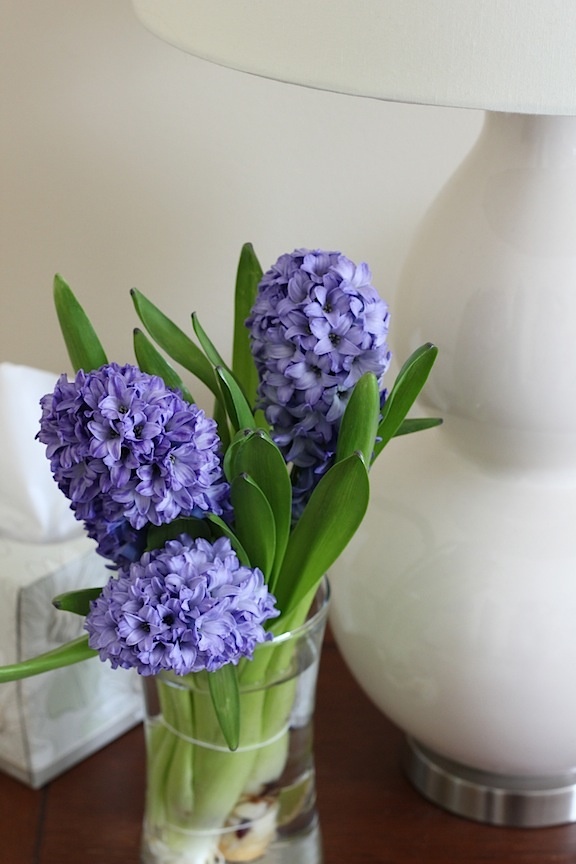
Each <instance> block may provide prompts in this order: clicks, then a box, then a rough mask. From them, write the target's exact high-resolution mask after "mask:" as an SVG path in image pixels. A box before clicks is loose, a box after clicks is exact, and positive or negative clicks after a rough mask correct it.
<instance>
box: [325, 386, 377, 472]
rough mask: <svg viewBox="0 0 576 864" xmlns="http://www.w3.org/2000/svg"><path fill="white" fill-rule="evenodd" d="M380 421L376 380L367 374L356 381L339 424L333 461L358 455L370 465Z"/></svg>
mask: <svg viewBox="0 0 576 864" xmlns="http://www.w3.org/2000/svg"><path fill="white" fill-rule="evenodd" d="M379 418H380V391H379V389H378V379H377V378H376V376H375V375H374V373H373V372H367V373H366V374H365V375H363V376H362V377H361V378H360V380H359V381H357V383H356V385H355V387H354V389H353V391H352V394H351V396H350V398H349V400H348V404H347V405H346V409H345V411H344V415H343V417H342V420H341V422H340V429H339V432H338V444H337V449H336V461H337V462H340V461H341V460H342V459H346V458H347V457H348V456H351V455H352V453H361V454H362V458H363V459H364V462H365V464H366V465H370V462H371V460H372V454H373V452H374V442H375V439H376V431H377V429H378V420H379Z"/></svg>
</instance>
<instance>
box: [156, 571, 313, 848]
mask: <svg viewBox="0 0 576 864" xmlns="http://www.w3.org/2000/svg"><path fill="white" fill-rule="evenodd" d="M328 602H329V588H328V584H327V582H326V581H325V582H324V583H323V585H322V586H321V588H320V590H319V591H318V594H317V596H316V598H315V600H314V604H313V606H312V609H311V612H310V614H309V616H308V618H307V620H306V622H305V623H304V624H303V625H301V626H299V627H296V628H295V629H293V630H291V631H290V632H288V633H284V634H282V635H279V636H275V637H274V639H273V640H272V641H270V642H266V643H264V644H262V645H260V646H258V648H257V649H256V651H255V654H254V658H253V659H252V660H251V661H243V662H242V663H241V664H240V666H239V679H240V703H241V708H240V712H241V713H240V718H241V719H240V724H241V728H240V744H239V747H238V749H237V750H235V751H230V750H229V749H228V748H227V746H226V744H225V742H224V739H223V737H222V733H221V731H220V728H219V725H218V721H217V719H216V717H215V714H214V710H213V707H212V702H211V699H210V693H209V690H208V684H207V681H206V673H195V674H191V675H188V676H185V677H178V676H175V675H171V674H161V675H158V676H155V677H152V678H148V679H144V685H145V702H146V718H147V719H146V750H147V789H146V808H145V816H144V826H143V837H142V862H143V864H226V862H236V861H259V862H262V864H320V862H321V860H322V852H321V840H320V831H319V826H318V815H317V811H316V795H315V775H314V755H313V715H314V703H315V693H316V680H317V674H318V665H319V659H320V651H321V647H322V638H323V635H324V628H325V624H326V616H327V611H328Z"/></svg>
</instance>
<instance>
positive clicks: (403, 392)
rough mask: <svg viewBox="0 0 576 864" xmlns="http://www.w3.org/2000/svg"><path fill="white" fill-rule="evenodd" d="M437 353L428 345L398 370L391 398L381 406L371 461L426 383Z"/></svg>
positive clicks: (394, 430)
mask: <svg viewBox="0 0 576 864" xmlns="http://www.w3.org/2000/svg"><path fill="white" fill-rule="evenodd" d="M437 354H438V348H436V346H435V345H432V344H431V343H430V342H428V343H426V344H425V345H421V346H420V348H418V349H417V350H416V351H414V353H413V354H411V356H410V357H409V358H408V360H407V361H406V362H405V363H404V365H403V366H402V368H401V369H400V372H399V373H398V377H397V378H396V381H395V382H394V386H393V387H392V390H391V392H390V395H389V396H388V398H387V399H386V402H385V403H384V409H383V411H382V420H381V421H380V425H379V426H378V438H379V439H380V440H379V441H378V442H377V444H376V447H375V449H374V459H376V457H377V456H378V455H379V454H380V453H381V451H382V450H383V449H384V447H385V446H386V444H388V442H389V441H390V440H391V439H392V438H393V437H394V435H395V434H396V432H397V431H398V429H399V428H400V425H401V424H402V422H403V421H404V419H405V418H406V415H407V413H408V411H409V410H410V408H411V407H412V405H413V404H414V402H415V401H416V399H417V397H418V394H419V393H420V391H421V390H422V388H423V386H424V384H425V383H426V379H427V378H428V375H429V374H430V370H431V369H432V366H433V365H434V361H435V360H436V356H437Z"/></svg>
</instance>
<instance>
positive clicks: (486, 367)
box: [332, 114, 576, 776]
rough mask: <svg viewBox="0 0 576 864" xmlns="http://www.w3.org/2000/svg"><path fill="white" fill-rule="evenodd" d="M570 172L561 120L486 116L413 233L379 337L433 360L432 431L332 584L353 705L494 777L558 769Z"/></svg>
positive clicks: (394, 449)
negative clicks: (367, 699) (365, 705)
mask: <svg viewBox="0 0 576 864" xmlns="http://www.w3.org/2000/svg"><path fill="white" fill-rule="evenodd" d="M575 154H576V119H573V118H569V117H565V118H544V117H541V118H539V117H532V116H527V117H522V116H519V115H518V116H515V115H501V114H489V115H487V120H486V125H485V128H484V130H483V133H482V135H481V137H480V139H479V142H478V144H477V146H476V147H475V148H474V150H473V151H472V153H471V154H470V156H469V157H468V159H467V160H466V162H465V163H464V165H463V166H462V167H461V168H460V169H459V171H458V172H457V174H456V175H455V177H454V178H453V179H452V180H451V181H450V182H449V184H448V186H447V187H446V189H445V190H444V191H443V193H442V194H441V195H440V197H439V198H438V200H437V201H436V203H435V204H434V205H433V207H432V209H431V211H430V212H429V214H428V216H427V217H426V219H425V220H424V223H423V225H422V227H421V230H420V232H419V235H418V237H417V239H416V243H415V246H414V249H413V251H412V254H411V257H410V259H409V261H408V263H407V266H406V271H405V274H404V279H403V284H402V286H401V290H400V296H399V301H398V304H397V307H396V308H395V309H394V310H393V316H394V317H393V325H392V326H393V328H394V329H395V331H396V332H397V333H398V332H399V331H400V338H398V339H397V345H396V354H397V357H398V359H399V360H402V359H404V358H405V357H406V356H407V355H408V353H409V352H410V351H411V350H413V349H414V348H415V347H416V346H417V345H418V344H421V343H422V342H424V341H426V340H432V341H434V342H436V344H437V345H438V346H439V349H440V353H439V359H438V363H437V366H436V368H435V369H434V371H433V373H432V377H431V379H430V381H429V383H428V384H427V386H426V408H428V409H430V413H431V414H437V415H441V416H443V417H444V421H445V423H444V426H443V427H441V428H440V429H437V430H433V431H429V432H425V433H421V434H420V435H416V436H409V437H406V438H401V439H398V440H396V441H394V442H392V444H391V445H390V447H389V448H388V449H387V450H386V451H385V452H384V454H382V456H381V457H380V460H381V461H379V463H377V464H376V466H375V468H374V469H373V472H374V474H373V488H374V490H375V491H374V493H373V500H372V504H371V509H370V512H369V515H368V517H367V520H366V521H365V523H364V525H363V526H362V528H361V529H360V532H359V534H358V535H357V537H356V538H355V540H354V541H353V544H352V545H351V547H350V548H349V549H348V551H347V552H346V553H345V554H344V555H343V556H342V559H341V560H340V562H339V563H338V565H337V567H336V568H335V570H334V572H333V573H332V582H333V586H334V601H333V613H332V623H333V628H334V631H335V635H336V638H337V640H338V642H339V644H340V647H341V649H342V651H343V654H344V656H345V658H346V660H347V662H348V664H349V665H350V667H351V669H352V671H353V672H354V674H355V676H356V677H357V679H358V680H359V682H360V683H361V684H362V686H363V687H364V689H365V690H366V692H367V693H368V694H369V695H370V696H371V697H372V699H373V700H374V701H375V702H376V704H377V705H379V707H380V708H381V709H382V710H383V711H384V712H385V713H386V714H387V715H389V716H390V717H391V718H392V719H393V720H394V721H395V722H396V723H397V724H398V725H399V726H400V727H401V728H403V729H404V730H405V731H406V732H407V733H409V734H410V735H411V736H414V737H415V738H417V739H418V740H419V741H420V742H421V743H422V744H424V745H426V746H427V747H429V748H431V749H432V750H433V751H435V752H436V753H438V754H440V755H441V756H444V757H446V758H448V759H452V760H455V761H456V762H459V763H463V764H464V765H468V766H472V767H473V768H477V769H480V770H483V771H488V772H495V773H499V774H511V775H531V776H532V775H547V774H550V775H551V774H557V773H559V772H564V771H569V770H572V769H573V768H574V767H575V766H576V686H575V685H574V669H575V668H576V627H575V621H576V530H575V528H574V526H575V524H576V470H575V469H576V400H575V399H574V398H573V394H574V393H575V392H576V338H575V336H576V156H575ZM351 573H353V574H354V576H353V578H351V575H350V574H351Z"/></svg>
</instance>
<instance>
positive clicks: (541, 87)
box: [133, 0, 576, 114]
mask: <svg viewBox="0 0 576 864" xmlns="http://www.w3.org/2000/svg"><path fill="white" fill-rule="evenodd" d="M133 5H134V9H135V11H136V13H137V15H138V17H139V18H140V20H141V21H142V23H143V24H144V25H145V26H146V27H147V28H148V29H149V30H151V31H152V32H153V33H155V34H156V35H157V36H159V37H161V38H162V39H164V40H166V41H167V42H170V43H171V44H173V45H175V46H177V47H179V48H181V49H183V50H185V51H188V52H189V53H191V54H194V55H196V56H198V57H202V58H204V59H206V60H210V61H212V62H215V63H218V64H221V65H223V66H229V67H231V68H234V69H239V70H242V71H245V72H251V73H253V74H256V75H260V76H264V77H267V78H274V79H277V80H280V81H286V82H291V83H296V84H302V85H305V86H309V87H315V88H318V89H323V90H333V91H337V92H341V93H349V94H353V95H361V96H370V97H374V98H378V99H387V100H394V101H402V102H415V103H423V104H430V105H451V106H458V107H466V108H483V109H487V110H493V111H509V112H522V113H529V114H576V3H575V2H574V0H133Z"/></svg>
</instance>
